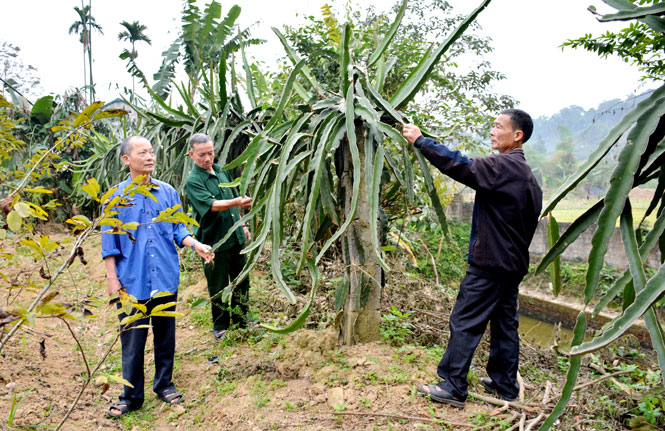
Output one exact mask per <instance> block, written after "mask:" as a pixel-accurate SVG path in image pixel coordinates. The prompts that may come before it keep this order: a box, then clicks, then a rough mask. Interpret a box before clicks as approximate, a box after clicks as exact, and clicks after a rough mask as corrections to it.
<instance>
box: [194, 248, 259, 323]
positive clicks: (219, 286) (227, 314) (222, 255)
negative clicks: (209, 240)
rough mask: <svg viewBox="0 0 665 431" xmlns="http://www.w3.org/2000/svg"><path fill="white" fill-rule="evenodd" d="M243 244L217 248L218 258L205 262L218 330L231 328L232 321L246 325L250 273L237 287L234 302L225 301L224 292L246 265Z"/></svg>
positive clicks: (213, 313)
mask: <svg viewBox="0 0 665 431" xmlns="http://www.w3.org/2000/svg"><path fill="white" fill-rule="evenodd" d="M241 251H242V245H239V244H236V245H235V246H233V247H232V248H230V249H228V250H223V251H216V252H215V259H214V260H213V261H212V262H210V263H209V264H204V265H203V273H204V274H205V276H206V280H207V282H208V293H209V294H210V308H211V310H212V328H213V329H214V330H215V331H220V330H222V329H228V328H229V327H230V326H231V324H232V323H233V324H237V325H238V326H240V327H241V328H244V327H246V326H247V312H248V311H249V277H248V278H245V279H244V280H243V281H242V282H241V283H240V284H238V285H237V286H235V287H234V289H233V293H232V294H231V304H229V303H228V302H226V303H224V302H222V296H221V292H222V291H223V290H224V288H225V287H226V286H228V285H229V283H230V282H231V281H233V280H234V279H235V278H236V276H237V275H238V274H240V271H242V268H243V267H244V266H245V260H246V258H245V255H244V254H240V252H241Z"/></svg>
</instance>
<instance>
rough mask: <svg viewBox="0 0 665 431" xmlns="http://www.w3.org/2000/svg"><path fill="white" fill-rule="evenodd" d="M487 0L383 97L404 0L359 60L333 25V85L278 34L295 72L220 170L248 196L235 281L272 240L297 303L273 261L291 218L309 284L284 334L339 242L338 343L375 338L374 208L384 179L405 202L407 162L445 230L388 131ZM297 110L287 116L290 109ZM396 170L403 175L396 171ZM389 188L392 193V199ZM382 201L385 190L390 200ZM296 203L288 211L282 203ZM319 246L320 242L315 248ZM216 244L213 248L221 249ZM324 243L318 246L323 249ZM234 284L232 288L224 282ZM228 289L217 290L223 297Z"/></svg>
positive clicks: (409, 151)
mask: <svg viewBox="0 0 665 431" xmlns="http://www.w3.org/2000/svg"><path fill="white" fill-rule="evenodd" d="M488 4H489V0H485V1H483V2H481V4H480V6H479V7H478V8H477V9H476V10H475V11H473V12H472V13H471V14H470V15H469V16H468V17H466V18H465V19H463V20H462V21H461V22H460V23H459V24H458V26H457V27H456V28H455V29H454V30H452V31H451V32H450V33H449V34H448V37H447V38H446V39H445V40H444V41H443V42H441V43H440V44H439V45H438V46H437V47H435V48H434V49H433V50H432V51H431V52H426V53H425V55H424V56H423V57H422V59H421V60H420V62H419V63H418V65H417V66H415V67H414V68H413V69H412V71H411V73H410V75H409V76H408V77H407V78H406V79H405V80H404V81H403V82H402V83H401V85H400V86H399V88H397V89H396V91H395V92H394V94H392V95H391V97H389V98H388V99H386V98H384V97H383V95H382V94H381V90H380V88H381V87H380V86H379V87H378V88H379V89H377V87H376V85H377V83H380V82H384V79H385V78H386V76H387V73H388V71H387V69H386V68H385V67H384V66H385V61H386V55H387V53H388V48H389V46H390V44H391V42H392V40H393V37H394V36H395V33H396V31H397V29H398V27H399V26H400V23H401V20H402V17H403V16H404V13H405V10H406V1H404V2H402V4H401V7H400V9H399V11H398V12H397V17H396V19H395V20H394V22H393V23H392V25H391V26H390V27H389V28H388V30H387V32H386V33H385V34H384V35H383V38H382V40H380V41H378V43H377V46H376V48H375V50H374V52H373V54H372V55H371V56H369V57H368V58H367V59H366V60H363V59H357V58H356V57H355V56H354V46H355V45H356V44H357V43H359V42H358V41H357V40H355V39H354V31H353V26H352V25H351V24H348V23H347V24H345V25H343V26H341V33H340V38H339V44H338V50H337V53H336V54H337V55H336V57H334V58H336V62H337V64H336V70H338V71H339V72H338V84H337V85H336V86H335V87H333V88H330V87H326V86H323V85H322V84H321V83H319V82H318V81H317V79H316V78H315V76H314V75H313V74H312V73H311V71H310V69H309V67H307V65H306V64H305V61H306V60H305V59H301V58H300V56H299V55H298V54H297V53H296V52H295V51H294V50H293V48H291V46H290V45H289V44H288V43H287V41H286V39H285V37H284V36H283V35H282V34H281V33H280V32H279V31H278V30H276V29H274V31H275V33H276V34H277V36H278V37H279V38H280V40H281V41H282V44H283V45H284V48H285V50H286V52H287V55H288V57H289V59H290V60H291V61H292V62H293V64H294V68H293V71H292V72H291V73H290V75H289V77H288V79H287V81H286V84H285V85H284V87H283V91H282V94H281V97H280V100H279V103H278V104H277V106H276V108H275V110H274V112H272V116H271V117H270V119H269V120H267V119H266V121H267V123H265V126H264V127H263V128H262V131H261V132H260V133H258V134H256V135H255V136H254V137H253V139H252V141H251V142H250V143H249V145H248V147H247V149H246V150H245V151H244V152H243V154H242V155H240V157H238V158H237V159H235V160H234V161H232V162H231V163H229V164H228V165H226V167H225V168H226V169H230V168H234V167H236V166H241V165H244V170H243V173H242V176H241V177H240V179H239V185H240V188H241V193H246V192H247V191H250V194H251V195H252V196H255V199H256V200H255V203H254V204H253V208H252V210H251V211H250V212H249V213H248V214H247V215H245V216H244V217H243V219H242V220H241V221H239V222H238V223H237V224H236V226H235V227H234V228H232V229H231V230H230V232H232V231H233V230H234V229H235V228H236V227H238V226H240V224H241V223H243V222H245V221H247V220H251V219H256V220H257V229H255V232H256V233H255V235H254V238H253V241H252V242H251V244H249V245H248V246H247V247H246V248H245V252H246V253H248V257H249V259H248V264H247V265H246V267H245V268H244V270H243V271H242V273H241V274H240V275H239V276H238V279H242V278H244V277H246V276H247V275H248V273H249V271H250V270H251V268H252V267H253V265H254V264H255V263H256V261H257V259H258V256H259V255H260V254H261V252H262V251H263V250H264V247H265V242H266V239H267V238H270V239H271V243H272V246H271V271H272V275H273V279H274V280H275V282H276V283H277V285H278V286H279V288H280V289H281V290H282V291H283V293H284V294H285V295H286V297H287V298H288V299H289V300H290V301H291V302H295V297H294V295H293V293H292V292H291V289H290V288H289V286H288V285H287V283H286V282H285V280H284V277H283V275H282V270H281V262H280V254H281V247H282V243H283V240H284V238H285V222H286V220H298V222H297V225H296V230H297V234H296V237H297V239H298V240H299V243H300V244H299V250H298V252H299V257H298V264H297V270H298V271H301V270H302V269H304V268H305V267H307V268H308V269H309V271H310V274H311V276H312V290H311V292H310V300H309V303H308V304H307V305H306V306H305V307H304V309H303V310H302V311H301V313H300V315H299V316H298V317H297V318H296V319H295V320H294V321H293V322H292V323H291V324H290V325H288V326H287V327H285V328H274V327H271V326H268V325H265V326H266V327H267V328H268V329H271V330H276V331H279V332H289V331H292V330H295V329H297V328H298V327H300V326H301V325H302V324H304V322H305V320H306V318H307V316H308V314H309V310H310V307H311V303H312V300H313V297H314V295H315V292H316V288H317V284H318V281H319V278H320V276H319V270H318V265H319V264H320V261H321V258H322V257H323V256H324V255H325V254H326V252H327V251H328V250H329V249H330V247H331V246H332V245H333V244H335V243H336V242H337V241H338V240H339V241H340V248H341V250H342V253H343V258H344V282H343V283H340V284H339V287H338V290H337V292H336V305H337V307H338V309H339V310H342V309H343V313H342V325H341V326H342V331H341V335H342V338H343V341H344V343H345V344H353V343H355V342H359V341H360V342H364V341H369V340H376V339H378V338H379V336H380V334H379V324H380V307H381V291H382V284H383V281H382V280H383V273H382V271H383V270H387V269H388V266H387V264H386V263H385V261H384V258H383V254H382V248H381V243H380V240H379V203H380V200H381V197H382V195H383V192H384V191H383V186H384V185H385V183H386V181H385V180H386V178H394V179H395V183H396V184H399V186H398V187H397V188H402V190H403V191H404V195H405V196H406V199H407V200H409V201H413V199H414V196H415V192H414V189H415V188H416V186H415V185H414V182H413V168H412V165H413V163H415V162H416V160H417V161H418V162H419V163H420V164H421V166H422V167H423V174H424V176H425V182H426V189H427V192H428V193H429V196H430V198H431V199H432V202H433V204H434V206H435V208H436V210H437V214H438V216H439V219H440V222H441V224H442V225H443V226H444V227H445V216H444V214H443V209H442V207H441V204H440V202H439V198H438V196H437V194H436V189H435V188H434V184H433V181H432V178H431V176H430V174H429V167H428V165H427V163H426V162H425V160H424V158H423V156H422V155H421V154H420V153H419V152H418V151H414V150H413V148H412V147H411V146H410V145H408V144H406V141H405V140H404V139H403V138H402V136H401V133H400V132H399V130H398V129H396V128H395V127H394V126H396V125H398V124H401V123H404V122H406V120H405V119H404V116H403V114H401V113H400V112H399V110H401V109H404V108H405V107H406V106H407V104H408V103H409V102H410V101H412V100H413V98H414V97H415V96H416V94H418V92H419V91H420V90H421V88H423V86H424V85H425V83H426V82H427V80H428V77H429V76H430V74H431V73H432V70H433V68H434V66H435V65H436V64H437V63H438V61H439V60H440V59H441V58H442V56H443V54H444V53H445V52H446V50H448V49H449V48H450V47H451V46H452V45H453V43H454V42H455V41H456V40H457V39H458V38H459V37H460V36H461V34H462V33H463V32H464V30H465V29H466V28H467V27H468V26H469V25H470V24H471V23H472V22H473V20H474V19H475V18H476V16H477V15H478V14H479V13H480V12H481V11H482V10H483V9H484V8H485V7H486V6H487V5H488ZM293 104H296V105H297V108H298V109H297V110H288V111H287V110H286V108H287V106H288V105H293ZM401 166H403V168H401ZM395 192H396V190H393V191H392V193H395ZM388 193H390V191H389V192H388ZM292 199H295V202H296V205H295V208H294V206H292V205H289V203H290V202H291V200H292ZM317 240H320V242H318V241H317ZM223 241H225V239H223V240H222V241H221V242H220V244H221V243H223ZM321 244H322V245H321ZM232 284H234V283H232ZM231 289H232V287H229V288H227V290H226V291H225V292H224V294H225V295H228V294H229V293H230V291H231Z"/></svg>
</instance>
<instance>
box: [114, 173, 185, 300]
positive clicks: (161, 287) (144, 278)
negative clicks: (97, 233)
mask: <svg viewBox="0 0 665 431" xmlns="http://www.w3.org/2000/svg"><path fill="white" fill-rule="evenodd" d="M151 182H152V183H153V184H155V185H157V187H155V188H153V189H151V190H150V192H151V193H152V194H153V196H155V197H156V198H157V202H155V201H154V200H153V199H152V198H150V197H148V196H143V195H141V194H138V193H137V194H135V195H134V197H133V199H134V202H133V205H132V206H129V207H124V208H116V211H118V212H119V213H120V214H117V215H116V216H115V217H116V218H118V219H119V220H121V221H122V222H123V223H128V222H138V223H139V224H142V223H149V222H151V221H152V220H153V218H155V217H157V215H158V214H159V213H160V212H161V211H163V210H165V209H166V208H169V207H172V206H174V205H178V204H180V203H181V202H180V197H178V193H177V192H176V190H175V189H174V188H173V187H171V186H170V185H169V184H167V183H165V182H162V181H159V180H156V179H154V178H152V179H151ZM130 183H131V178H128V179H127V180H126V181H123V182H122V183H120V184H118V189H117V190H116V192H115V193H114V194H113V195H112V197H111V199H112V198H113V197H115V196H118V195H122V194H123V190H124V188H125V187H126V186H128V185H129V184H130ZM178 211H182V209H180V210H178ZM110 229H112V227H111V226H102V229H101V230H102V233H103V232H106V231H108V230H110ZM130 232H131V233H132V235H133V236H134V238H135V242H132V241H131V239H130V237H129V235H127V234H111V233H103V235H102V258H106V257H108V256H115V268H116V273H117V275H118V280H120V284H121V285H122V286H123V287H125V288H126V291H127V293H129V294H130V295H132V296H134V297H136V299H138V300H145V299H149V298H150V296H151V295H150V294H151V292H154V291H167V292H171V293H176V292H177V291H178V285H179V284H180V266H179V264H178V252H177V251H176V248H175V245H176V244H177V245H178V246H180V247H182V241H183V240H184V239H185V238H186V237H187V236H189V235H191V234H190V233H189V231H188V230H187V228H186V227H185V225H184V224H174V223H165V222H160V223H152V224H147V225H141V226H139V227H138V229H136V230H135V231H131V230H130Z"/></svg>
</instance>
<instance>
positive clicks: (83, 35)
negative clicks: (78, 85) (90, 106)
mask: <svg viewBox="0 0 665 431" xmlns="http://www.w3.org/2000/svg"><path fill="white" fill-rule="evenodd" d="M74 10H75V11H76V13H77V14H78V16H79V20H78V21H74V23H73V24H72V25H71V27H69V34H74V33H75V34H78V35H79V41H80V42H81V45H82V47H83V86H84V87H86V86H88V85H90V87H89V88H90V93H89V94H90V103H93V102H94V100H95V84H94V82H93V80H92V31H93V30H95V31H98V32H99V33H101V34H104V32H103V31H102V27H101V26H100V25H99V24H97V21H96V20H95V17H94V16H92V13H91V11H90V5H88V6H83V7H81V8H78V7H76V6H74ZM86 56H87V59H88V71H87V73H86V67H85V62H86ZM88 77H89V78H90V81H89V82H88Z"/></svg>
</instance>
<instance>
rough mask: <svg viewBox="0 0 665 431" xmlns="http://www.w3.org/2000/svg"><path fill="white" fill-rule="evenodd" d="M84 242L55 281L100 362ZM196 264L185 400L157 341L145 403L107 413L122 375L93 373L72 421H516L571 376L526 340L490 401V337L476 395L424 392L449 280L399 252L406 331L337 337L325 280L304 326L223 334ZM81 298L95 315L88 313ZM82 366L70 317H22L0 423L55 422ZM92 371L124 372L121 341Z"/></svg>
mask: <svg viewBox="0 0 665 431" xmlns="http://www.w3.org/2000/svg"><path fill="white" fill-rule="evenodd" d="M85 255H86V257H87V261H88V264H87V265H85V266H84V265H82V264H81V263H80V262H77V263H75V264H74V265H72V267H71V271H70V274H68V275H67V277H63V284H62V286H60V287H59V291H60V292H61V295H63V296H66V297H67V299H68V300H69V301H71V302H72V303H73V304H84V306H81V307H78V308H76V309H75V311H73V312H72V314H73V315H74V316H75V317H77V320H74V321H70V326H71V328H72V331H73V332H74V333H75V334H76V336H77V339H79V341H80V342H81V345H82V346H83V350H84V352H85V353H86V357H87V358H88V361H89V363H90V367H91V368H93V367H94V365H95V364H96V363H97V361H98V360H99V358H100V357H102V355H103V354H104V352H105V351H106V350H107V349H108V348H109V346H110V345H111V343H112V341H113V340H114V338H115V337H116V334H117V318H116V316H115V308H114V307H113V306H109V305H108V303H107V299H108V298H107V296H106V293H105V290H106V286H105V283H104V275H105V272H104V268H103V264H102V262H101V260H100V259H99V258H98V256H99V240H98V239H94V240H93V241H91V242H90V243H89V244H88V245H86V247H85ZM188 265H190V267H188V268H187V271H185V272H184V273H183V276H182V281H183V285H182V286H181V290H180V294H179V299H178V303H179V304H178V311H179V312H181V313H183V316H182V317H179V318H177V322H178V324H177V325H178V326H177V347H176V367H175V373H174V374H175V376H174V380H175V383H176V387H177V389H178V390H179V391H181V392H182V393H184V395H185V399H186V401H185V403H184V404H182V405H178V406H168V405H166V404H165V403H163V402H161V401H159V400H158V399H156V397H155V396H154V394H153V393H152V391H151V390H150V388H151V387H152V386H151V383H152V373H153V372H154V371H153V370H154V368H153V361H152V352H151V350H152V345H151V343H150V342H149V343H148V347H147V351H146V401H145V404H144V406H143V408H142V409H140V410H139V411H136V412H132V413H130V414H129V415H127V416H126V417H124V418H122V419H121V420H112V419H108V418H107V417H106V411H107V409H108V407H109V405H110V403H111V402H113V401H114V400H116V399H117V396H118V395H119V394H120V392H121V385H120V384H112V385H111V386H110V389H108V391H106V392H105V393H103V387H102V386H94V385H91V386H89V387H88V388H87V389H86V390H85V392H84V394H83V396H82V397H81V400H80V401H79V403H78V405H77V406H76V408H75V409H74V411H73V412H72V414H71V416H70V418H69V420H68V421H67V422H66V423H65V425H64V427H63V429H65V430H114V429H118V430H132V431H138V430H213V429H215V430H240V431H244V430H248V431H249V430H273V429H276V430H393V429H401V430H412V429H413V430H415V429H418V430H427V429H506V428H508V427H509V425H511V424H513V423H514V424H517V423H518V421H519V416H520V415H521V414H522V413H524V416H525V419H526V420H527V421H530V420H533V419H534V418H535V417H537V416H538V414H539V413H540V412H541V411H543V409H542V406H541V404H540V402H541V400H542V397H543V393H544V392H546V391H547V389H546V388H547V386H548V385H550V384H551V385H553V388H552V394H554V393H555V392H556V391H560V387H561V385H562V383H563V381H565V376H564V370H563V369H561V367H560V366H559V365H560V364H559V363H558V360H557V357H556V355H555V354H553V353H552V351H550V350H547V349H540V348H538V347H534V346H530V345H528V344H526V343H523V347H522V352H521V368H520V372H521V374H522V376H523V377H524V382H525V389H526V397H525V400H524V401H522V402H523V403H524V404H523V408H516V409H510V410H508V409H507V407H504V408H503V409H502V408H500V407H498V406H497V405H494V404H492V402H491V400H490V402H486V400H485V401H484V400H483V398H482V397H483V396H482V390H481V389H480V385H479V384H478V380H479V379H480V378H481V377H484V375H485V374H484V361H485V360H486V358H487V352H488V343H487V341H486V340H484V341H483V342H482V343H481V346H480V348H479V350H478V354H477V356H476V360H475V362H474V363H473V364H472V370H471V374H470V382H471V386H470V390H471V391H472V394H478V395H475V396H472V397H470V398H469V400H468V401H467V403H466V406H465V407H464V408H463V409H459V408H455V407H451V406H447V405H442V404H438V403H433V402H430V401H429V400H427V399H426V398H424V397H422V396H420V395H419V394H417V393H416V391H415V386H414V385H415V384H419V383H433V382H435V381H436V378H435V377H436V376H435V372H436V364H437V362H438V360H439V358H440V355H441V353H442V350H441V348H440V347H439V346H441V345H445V341H446V338H447V332H448V330H447V313H448V312H449V311H448V310H449V309H450V306H451V305H452V302H453V301H454V286H451V287H448V288H445V289H444V290H443V291H442V290H441V288H439V287H436V286H432V285H428V284H426V283H423V282H422V281H421V280H419V279H418V278H416V277H414V276H413V275H409V274H405V273H403V272H401V271H399V265H397V267H396V270H395V271H394V273H391V274H393V275H390V276H389V278H388V283H387V286H386V289H385V291H384V295H385V298H384V303H385V305H386V309H388V308H389V307H390V305H396V306H398V308H399V309H401V310H410V311H411V312H413V314H412V315H411V318H410V319H408V322H409V325H411V326H410V328H411V332H410V334H409V335H408V337H407V339H406V340H405V342H400V343H397V345H394V344H396V343H392V344H391V343H389V342H376V343H368V344H362V345H355V346H341V345H340V344H339V343H338V333H337V331H336V329H335V327H334V320H335V316H334V312H331V311H330V310H331V307H330V303H331V302H332V303H334V289H332V288H330V286H329V285H330V283H327V284H328V286H327V288H328V291H327V292H326V293H325V295H322V297H321V300H320V302H318V303H317V304H316V305H315V306H314V310H313V312H312V315H311V316H310V318H309V320H308V324H307V326H306V328H305V329H302V330H300V331H297V332H296V333H293V334H290V335H286V336H280V335H276V334H273V333H269V332H266V331H263V330H261V329H250V330H238V331H231V332H230V333H229V336H228V337H227V338H226V340H224V341H223V342H216V341H214V340H213V337H212V334H211V327H210V317H209V314H210V313H209V308H208V307H207V306H206V305H205V302H204V301H203V300H204V299H205V298H207V291H206V288H205V281H204V279H203V276H202V273H201V272H200V271H198V269H197V267H196V265H197V264H196V262H194V263H192V262H191V261H189V263H188ZM261 271H262V270H261V269H259V270H257V271H256V272H255V273H254V274H253V275H252V276H251V282H252V309H253V310H254V311H253V313H254V314H255V317H256V318H257V319H258V320H262V321H267V322H268V323H275V322H273V320H274V319H275V318H276V316H277V319H278V320H279V321H280V322H282V323H283V322H284V321H288V320H289V319H290V318H291V316H293V315H295V314H296V313H297V310H298V307H293V306H289V305H288V304H286V303H285V302H284V301H283V300H282V299H281V295H280V294H279V292H278V291H277V290H276V289H275V287H274V286H272V285H271V284H270V277H269V276H267V275H266V273H264V272H261ZM334 271H335V270H334V268H331V269H330V273H329V274H328V276H329V277H328V278H329V279H332V278H334V275H335V274H334ZM324 289H326V287H324ZM306 290H307V289H306V288H303V292H306ZM446 292H447V294H446ZM301 296H303V297H304V296H305V295H301ZM423 298H425V299H427V298H435V299H432V300H431V301H424V300H423ZM3 301H4V298H3ZM303 301H304V299H303ZM299 306H301V305H299ZM83 308H88V309H89V310H90V311H92V312H93V315H92V316H88V317H83ZM280 322H277V323H280ZM40 345H43V348H41V347H40ZM587 374H588V373H587ZM86 375H87V373H86V367H85V365H84V363H83V361H82V359H81V355H80V350H79V348H78V347H77V345H76V343H75V342H74V341H73V339H72V336H71V334H70V332H69V330H68V329H67V326H66V325H65V324H64V323H63V321H62V320H58V319H43V320H38V321H37V322H36V323H35V324H34V325H32V326H31V327H29V328H28V327H26V328H25V330H22V331H20V332H19V334H18V335H17V336H15V337H14V338H13V340H12V341H11V342H10V343H9V344H8V345H7V346H6V347H5V349H4V350H3V352H2V353H1V355H0V424H2V425H0V428H2V429H44V428H53V427H54V426H55V425H57V424H58V423H59V421H60V420H61V418H62V417H63V415H64V413H65V412H66V411H67V409H68V408H69V406H70V405H71V403H72V401H73V400H74V398H75V397H76V394H77V393H78V391H79V389H80V387H81V384H82V382H83V380H84V377H85V376H86ZM97 375H102V376H108V375H111V376H120V375H121V366H120V346H119V343H116V344H115V345H114V346H113V348H112V349H111V353H110V355H109V356H108V358H107V360H106V361H105V363H104V365H102V366H101V368H100V371H99V373H97ZM548 382H549V383H548ZM585 396H586V395H585V394H582V396H581V397H580V398H577V396H574V399H573V400H572V401H571V404H572V410H571V414H570V415H569V420H570V421H573V420H574V419H575V412H576V410H575V409H578V410H579V412H580V414H581V413H582V412H583V411H584V409H583V408H582V407H583V405H584V403H585V401H584V397H585ZM539 406H541V407H539ZM577 417H578V418H579V417H580V416H579V414H578V416H577ZM583 418H584V419H585V420H586V416H583ZM603 420H604V421H605V422H604V423H605V424H606V426H608V427H609V428H585V427H584V426H583V424H584V422H579V424H578V427H570V426H569V425H570V423H571V422H568V425H566V428H565V429H580V430H582V429H622V428H620V427H619V428H616V427H617V426H618V425H617V424H616V422H612V420H611V419H603ZM562 425H563V424H562ZM555 429H559V428H558V427H556V428H555ZM561 429H564V428H561Z"/></svg>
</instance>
